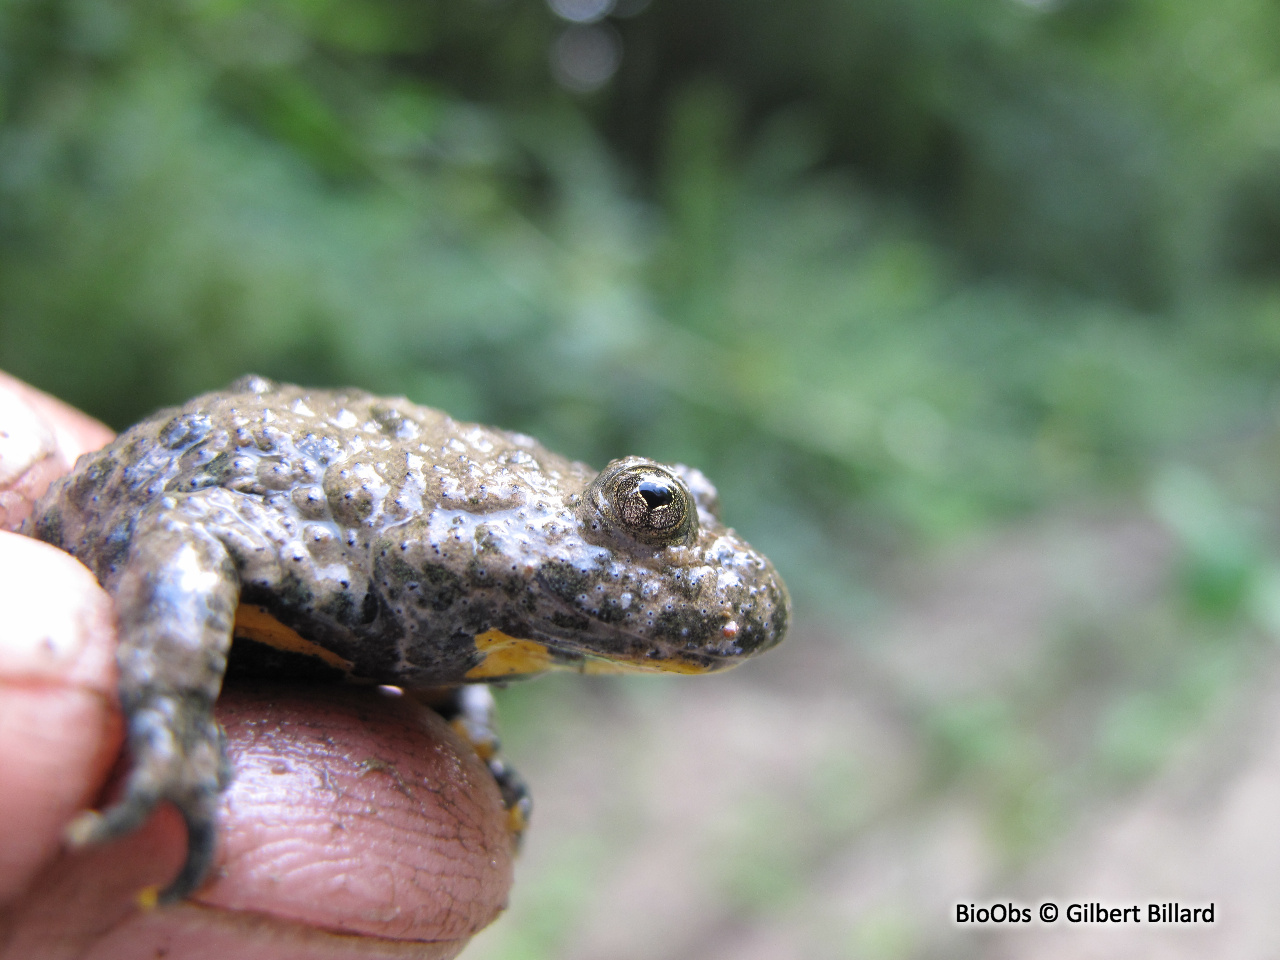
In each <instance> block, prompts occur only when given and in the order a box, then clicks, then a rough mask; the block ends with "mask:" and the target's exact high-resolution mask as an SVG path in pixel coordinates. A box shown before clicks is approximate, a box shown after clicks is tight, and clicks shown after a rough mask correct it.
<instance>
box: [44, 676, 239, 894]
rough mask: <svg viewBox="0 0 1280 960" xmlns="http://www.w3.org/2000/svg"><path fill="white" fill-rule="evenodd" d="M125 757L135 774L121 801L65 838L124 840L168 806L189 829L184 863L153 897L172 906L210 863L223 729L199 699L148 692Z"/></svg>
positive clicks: (225, 775) (223, 772) (224, 778)
mask: <svg viewBox="0 0 1280 960" xmlns="http://www.w3.org/2000/svg"><path fill="white" fill-rule="evenodd" d="M129 752H130V754H131V756H132V759H133V770H132V771H131V772H130V774H129V777H128V779H127V780H126V782H125V787H124V797H123V798H122V799H120V800H119V801H117V802H116V803H115V804H113V805H112V806H111V807H109V808H108V809H106V810H105V811H103V812H101V813H99V812H97V811H93V810H90V811H86V812H84V813H82V814H80V815H79V816H78V817H76V818H75V819H74V820H73V821H72V822H71V824H70V825H69V826H68V827H67V830H66V840H67V842H68V844H69V845H71V846H72V847H81V846H85V845H86V844H93V843H104V842H106V841H108V840H114V839H116V838H118V837H122V836H124V835H126V834H128V833H131V832H132V831H134V830H136V829H137V828H138V827H140V826H141V825H142V824H143V822H145V821H146V819H147V818H148V817H149V816H150V815H151V813H152V811H153V810H154V809H155V808H156V805H157V804H159V803H160V802H161V801H164V800H168V801H169V802H170V803H172V804H173V805H174V806H176V807H177V808H178V810H179V812H181V814H182V818H183V820H185V821H186V824H187V859H186V862H185V863H184V864H183V865H182V870H181V871H179V873H178V875H177V877H175V878H174V880H173V881H172V882H171V883H170V884H169V886H168V887H167V888H165V889H164V890H163V891H161V893H160V894H159V897H158V898H157V902H159V903H174V902H176V901H178V900H182V899H183V898H185V897H187V896H190V895H191V894H192V893H194V892H195V890H196V889H197V888H198V887H199V886H200V883H201V882H202V881H203V880H204V879H205V877H206V876H207V874H208V872H209V868H210V867H211V866H212V865H213V856H214V851H215V848H216V844H217V837H218V831H217V820H216V816H217V810H218V797H219V795H220V794H221V792H222V789H223V788H224V787H225V786H226V785H227V783H228V782H229V780H230V779H231V776H230V773H231V771H230V768H229V767H228V765H227V763H226V760H225V759H224V756H225V754H224V752H223V734H222V729H221V727H219V726H218V723H217V721H215V720H214V719H213V713H212V705H211V704H209V703H208V702H207V701H206V700H205V699H204V698H203V697H196V696H191V695H189V694H188V695H186V696H182V695H174V694H153V695H150V696H148V697H146V698H145V699H143V700H142V701H141V702H140V703H138V704H137V705H136V706H135V707H134V708H133V710H132V711H131V712H130V716H129Z"/></svg>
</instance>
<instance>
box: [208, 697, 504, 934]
mask: <svg viewBox="0 0 1280 960" xmlns="http://www.w3.org/2000/svg"><path fill="white" fill-rule="evenodd" d="M218 716H219V719H220V720H221V722H222V723H223V725H224V726H225V727H226V731H227V740H228V747H227V749H228V755H229V756H230V757H231V760H232V763H233V766H234V767H235V771H236V773H235V779H234V780H233V781H232V783H231V785H230V786H229V787H228V789H227V793H226V795H225V798H224V803H223V808H222V814H221V824H222V831H223V832H222V839H223V856H222V858H221V863H222V868H221V870H220V871H219V875H218V877H217V879H216V880H215V882H214V883H212V884H210V885H209V886H207V887H206V888H205V889H204V890H203V891H201V892H200V893H199V894H197V899H198V900H199V901H201V902H203V903H207V904H210V905H217V906H221V907H225V908H228V909H233V910H253V911H261V912H265V913H269V914H271V915H273V916H277V917H282V918H286V919H289V920H292V921H297V922H302V923H307V924H314V925H316V926H322V927H325V928H327V929H330V930H339V931H343V932H345V933H354V934H364V935H368V936H374V937H380V938H387V939H395V940H406V941H408V940H415V941H446V940H465V939H466V938H468V937H470V936H471V935H472V934H474V933H475V932H476V931H478V930H480V929H482V928H483V927H484V926H486V925H487V924H488V923H489V922H491V921H492V920H493V919H494V918H495V917H496V916H497V914H498V913H499V912H500V911H501V910H502V909H503V908H504V907H505V905H506V901H507V894H508V892H509V890H510V886H511V881H512V861H513V855H514V843H513V838H512V836H511V834H510V833H509V832H508V830H507V812H506V809H505V807H504V806H503V803H502V799H501V796H500V794H499V792H498V787H497V784H496V783H495V781H494V779H493V777H492V775H491V774H490V773H489V771H488V769H487V767H485V765H484V764H483V763H482V762H481V761H480V759H479V758H478V757H477V756H476V754H475V753H474V752H473V751H472V750H471V749H470V747H468V746H467V745H466V744H464V743H463V742H462V741H461V740H460V739H459V738H458V737H457V736H456V735H455V734H454V733H453V732H452V730H450V728H449V726H448V724H447V723H446V722H445V721H444V720H443V719H441V718H440V716H439V715H438V714H436V713H434V712H432V711H430V710H428V709H426V708H425V707H422V706H421V705H420V704H418V703H416V702H414V701H412V700H411V699H409V698H384V697H379V696H377V695H376V693H375V692H374V691H372V690H369V689H350V688H342V687H334V688H323V689H315V688H310V689H307V690H305V692H301V693H300V692H297V691H296V690H294V689H291V688H280V687H270V686H266V685H263V686H253V687H238V688H236V689H234V690H224V692H223V696H222V699H220V700H219V703H218Z"/></svg>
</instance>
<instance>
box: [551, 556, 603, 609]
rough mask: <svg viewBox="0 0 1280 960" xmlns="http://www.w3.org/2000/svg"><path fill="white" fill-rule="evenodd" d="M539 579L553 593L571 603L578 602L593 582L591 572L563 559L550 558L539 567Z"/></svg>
mask: <svg viewBox="0 0 1280 960" xmlns="http://www.w3.org/2000/svg"><path fill="white" fill-rule="evenodd" d="M538 579H539V580H540V581H542V584H543V585H544V586H545V587H546V588H547V589H548V590H550V591H551V592H552V593H553V594H555V595H556V596H557V597H559V598H560V599H561V600H566V601H568V602H569V603H576V602H577V599H578V597H579V596H580V595H581V594H584V593H586V592H587V590H589V589H590V588H591V585H592V583H593V577H592V576H591V574H589V573H584V572H583V571H582V570H579V569H578V568H577V567H575V566H574V565H573V564H571V563H566V562H565V561H563V560H548V561H547V562H546V563H544V564H542V566H541V567H539V568H538Z"/></svg>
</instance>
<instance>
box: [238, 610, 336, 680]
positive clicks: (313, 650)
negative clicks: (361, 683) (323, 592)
mask: <svg viewBox="0 0 1280 960" xmlns="http://www.w3.org/2000/svg"><path fill="white" fill-rule="evenodd" d="M234 636H237V637H247V638H248V639H250V640H256V641H258V643H262V644H266V645H267V646H268V647H275V648H276V649H277V650H284V651H287V652H288V653H301V654H304V655H305V656H309V657H319V658H320V659H321V660H323V661H324V662H325V663H327V664H328V665H329V666H331V667H334V668H336V669H338V670H341V671H343V672H344V673H350V672H351V668H352V667H353V666H354V664H353V663H352V662H351V661H350V660H344V659H343V658H342V657H340V656H338V655H337V654H336V653H334V652H333V651H332V650H326V649H325V648H324V647H322V646H320V645H319V644H315V643H312V642H311V641H310V640H305V639H303V638H302V637H301V636H300V635H299V634H298V632H297V631H296V630H293V629H292V628H290V627H286V626H285V625H284V624H283V623H281V622H280V621H279V620H277V619H276V618H275V617H273V616H272V615H271V614H269V613H267V611H266V610H264V609H263V608H262V607H259V606H258V605H257V604H253V603H242V604H240V606H238V607H236V626H235V634H234Z"/></svg>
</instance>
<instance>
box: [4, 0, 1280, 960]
mask: <svg viewBox="0 0 1280 960" xmlns="http://www.w3.org/2000/svg"><path fill="white" fill-rule="evenodd" d="M1277 37H1280V7H1278V6H1277V5H1276V4H1274V3H1271V2H1268V0H1223V2H1220V3H1214V4H1204V3H1198V2H1195V0H953V2H949V3H937V2H933V0H788V2H786V3H779V2H776V0H652V2H648V0H259V2H248V0H178V2H173V0H4V2H3V3H0V366H3V367H4V368H6V369H7V370H9V371H10V372H12V373H14V374H15V375H17V376H20V377H23V378H25V379H27V380H28V381H30V382H32V383H33V384H35V385H37V386H39V387H41V388H43V389H45V390H47V391H49V392H52V393H54V394H57V395H59V396H61V397H63V398H65V399H67V400H69V401H71V402H72V403H75V404H77V405H78V406H80V407H82V408H84V409H86V410H88V411H89V412H91V413H93V414H94V415H96V416H98V417H101V418H102V419H104V420H106V421H107V422H108V423H110V424H111V425H112V426H114V427H116V428H121V427H124V426H126V425H128V424H129V423H130V422H132V421H133V420H134V419H136V418H138V417H140V416H142V415H144V414H146V413H148V412H149V411H151V410H152V409H154V408H156V407H157V406H160V405H162V404H166V403H171V402H176V401H179V400H182V399H185V398H187V397H188V396H190V395H193V394H195V393H197V392H199V391H203V390H207V389H212V388H216V387H218V386H221V385H223V384H225V383H227V382H228V381H230V380H231V379H233V378H234V377H236V376H238V375H240V374H242V373H244V372H246V371H250V370H252V371H256V372H259V373H262V374H266V375H270V376H273V377H277V378H281V379H287V380H294V381H299V382H304V383H309V384H316V385H358V386H362V387H365V388H368V389H370V390H373V391H376V392H378V393H385V394H394V393H404V394H406V395H408V396H409V397H410V398H411V399H413V400H416V401H418V402H421V403H427V404H431V405H436V406H441V407H444V408H446V409H447V410H449V411H450V412H451V413H453V414H454V415H456V416H458V417H462V418H468V419H477V420H482V421H485V422H489V423H494V424H498V425H500V426H504V427H507V428H512V429H519V430H522V431H526V432H528V433H532V434H534V435H536V436H538V437H539V438H540V439H542V440H543V441H544V442H546V443H547V444H548V445H549V446H551V447H552V448H554V449H557V450H560V451H561V452H564V453H567V454H570V455H572V456H575V457H578V458H581V459H584V460H587V461H588V462H591V463H594V464H596V465H601V464H602V463H603V462H605V461H607V460H608V459H610V458H612V457H615V456H620V455H623V454H626V453H638V454H644V455H647V456H651V457H654V458H657V459H660V460H666V461H683V462H687V463H690V464H695V465H697V466H698V467H700V468H701V469H702V470H703V471H705V472H706V473H707V475H708V476H710V477H711V478H712V480H713V481H715V482H716V484H717V485H718V487H719V489H720V493H721V500H722V503H723V513H724V515H725V517H726V519H727V520H728V522H730V523H731V524H733V525H734V526H735V527H737V528H738V529H739V530H740V531H741V532H743V533H744V534H745V535H746V536H747V537H748V538H749V539H750V540H751V541H752V542H753V543H754V544H755V545H757V546H759V547H760V548H762V549H763V550H764V551H765V552H766V553H768V554H769V555H770V556H771V557H772V558H773V559H774V560H775V562H776V563H777V565H778V567H779V568H780V569H781V570H782V572H783V574H784V576H785V577H786V578H787V580H788V582H789V584H790V586H791V589H792V593H793V597H794V602H795V629H794V632H793V634H792V636H791V638H790V639H789V640H788V642H787V644H786V645H784V646H783V647H781V648H779V649H778V650H777V651H775V652H774V653H772V654H770V655H769V656H768V657H767V658H765V659H764V660H762V661H760V662H759V663H755V664H751V665H748V666H746V667H744V668H742V669H741V670H739V671H736V672H734V673H731V674H728V675H726V676H723V677H714V678H705V679H698V680H694V681H689V680H687V679H681V678H672V679H669V680H668V679H653V678H639V679H635V680H634V681H632V680H623V679H618V678H582V677H567V678H552V679H549V680H544V681H538V682H536V683H530V684H526V685H523V686H517V687H512V688H511V689H509V690H508V691H506V692H505V693H504V694H503V695H502V708H503V710H504V714H505V717H504V719H505V734H506V740H507V746H508V750H509V752H510V754H511V755H512V757H513V758H514V760H515V762H516V763H517V764H518V765H519V766H520V767H521V769H522V770H523V771H524V773H525V774H526V776H527V777H528V779H529V780H530V781H531V782H532V785H533V788H534V791H535V796H536V799H537V804H538V807H537V811H536V815H535V821H534V825H533V830H532V833H531V835H530V838H529V843H528V845H527V849H526V851H525V855H524V857H523V859H522V862H521V864H520V868H519V870H520V875H519V883H518V886H517V889H516V891H515V893H514V895H513V898H512V902H511V908H510V910H509V912H508V914H507V915H506V916H505V917H504V918H503V919H502V920H500V921H499V923H498V924H497V925H496V926H495V927H494V928H492V929H491V930H490V931H487V932H486V933H485V934H483V935H482V936H481V937H480V938H479V939H478V940H477V941H476V943H475V944H474V945H473V946H472V947H471V948H470V950H469V952H468V953H467V956H468V957H471V958H473V960H480V958H485V960H516V958H518V960H535V958H544V957H547V958H568V960H595V958H619V960H627V958H632V957H634V958H637V960H639V958H646V960H647V958H657V960H664V958H671V960H675V958H695V957H696V958H710V960H715V958H720V957H725V958H729V957H733V958H744V957H770V958H789V957H797V958H799V957H805V958H818V960H824V958H863V957H865V958H874V960H880V958H885V960H889V958H916V957H921V958H923V957H941V956H947V957H966V956H1005V955H1008V956H1013V955H1017V956H1046V957H1047V956H1058V955H1062V956H1079V955H1081V954H1082V953H1083V952H1088V953H1089V954H1090V955H1096V956H1112V955H1114V956H1134V955H1141V954H1144V953H1150V952H1154V951H1155V949H1156V945H1157V944H1159V948H1160V949H1161V950H1163V951H1165V952H1164V953H1162V954H1161V955H1165V956H1184V955H1185V956H1188V957H1191V956H1204V955H1207V954H1208V953H1209V952H1212V953H1213V955H1215V956H1219V957H1227V956H1240V957H1253V956H1257V957H1262V956H1274V955H1275V952H1276V950H1277V949H1280V918H1278V917H1277V916H1276V915H1275V911H1274V909H1273V908H1274V905H1275V903H1276V902H1280V866H1277V864H1280V858H1277V857H1275V856H1274V852H1275V851H1276V850H1277V849H1280V826H1278V825H1277V824H1276V821H1277V820H1278V819H1280V818H1277V817H1276V816H1275V811H1276V810H1277V809H1280V746H1273V744H1277V745H1280V658H1278V657H1277V652H1276V645H1275V644H1276V640H1277V638H1280V551H1278V550H1277V542H1278V541H1277V523H1278V522H1280V498H1278V497H1277V494H1276V490H1275V484H1274V483H1273V480H1272V478H1273V477H1274V476H1275V474H1276V469H1277V466H1278V463H1277V460H1278V458H1280V383H1278V382H1277V378H1276V374H1277V371H1278V370H1280V46H1278V45H1277V44H1276V38H1277ZM1041 897H1055V898H1058V899H1059V900H1060V902H1061V903H1063V904H1064V905H1065V904H1066V903H1067V902H1069V901H1071V900H1076V901H1083V900H1096V899H1102V900H1106V901H1110V902H1117V903H1119V902H1138V901H1139V900H1140V901H1142V902H1145V901H1146V900H1148V899H1155V900H1178V901H1181V902H1183V903H1195V904H1202V903H1206V902H1208V901H1210V900H1213V901H1215V902H1216V903H1217V912H1218V922H1217V924H1216V925H1215V927H1214V928H1213V929H1209V930H1200V931H1184V930H1178V929H1168V928H1165V929H1156V928H1148V929H1141V930H1139V929H1137V928H1133V929H1129V930H1115V929H1112V930H1107V931H1096V930H1095V931H1090V930H1087V929H1083V930H1082V929H1077V930H1067V929H1062V928H1061V925H1060V927H1059V928H1055V929H1049V928H1036V929H1031V930H1022V931H1002V930H993V929H991V928H984V929H977V930H975V929H972V928H965V927H960V926H957V925H955V924H954V923H953V922H952V917H953V915H954V904H955V903H957V902H972V903H977V904H985V903H990V902H993V901H996V900H1000V901H1007V900H1009V899H1013V900H1016V901H1019V902H1024V903H1033V904H1034V903H1036V902H1038V899H1037V898H1041ZM1126 937H1127V938H1129V939H1125V938H1126ZM1134 938H1136V939H1134ZM1197 938H1199V939H1197ZM1206 938H1207V939H1206Z"/></svg>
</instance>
